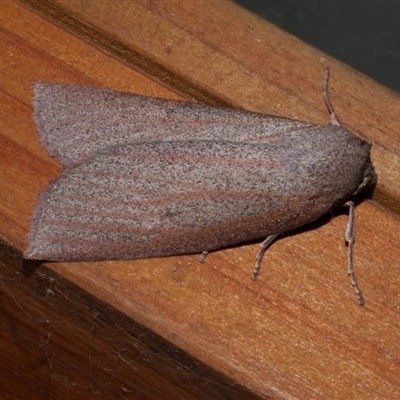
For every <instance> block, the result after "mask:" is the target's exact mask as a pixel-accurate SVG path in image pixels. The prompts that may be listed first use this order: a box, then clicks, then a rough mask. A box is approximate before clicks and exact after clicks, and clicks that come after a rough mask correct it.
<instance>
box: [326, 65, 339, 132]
mask: <svg viewBox="0 0 400 400" xmlns="http://www.w3.org/2000/svg"><path fill="white" fill-rule="evenodd" d="M324 71H325V79H324V84H323V85H322V96H323V97H324V101H325V105H326V108H327V109H328V111H329V115H330V119H331V121H330V123H331V125H335V126H340V122H339V120H338V118H337V116H336V114H335V111H334V109H333V106H332V103H331V100H330V98H329V92H328V87H329V67H328V66H327V65H325V67H324Z"/></svg>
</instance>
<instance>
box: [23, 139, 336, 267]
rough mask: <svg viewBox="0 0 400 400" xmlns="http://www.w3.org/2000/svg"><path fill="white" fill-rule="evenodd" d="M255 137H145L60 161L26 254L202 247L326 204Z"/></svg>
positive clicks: (258, 233) (115, 254)
mask: <svg viewBox="0 0 400 400" xmlns="http://www.w3.org/2000/svg"><path fill="white" fill-rule="evenodd" d="M260 146H262V145H258V144H235V143H229V142H209V141H187V142H185V141H178V142H153V143H142V144H135V145H126V146H118V147H113V148H111V149H108V150H106V151H104V152H101V153H98V154H96V155H95V156H94V157H93V158H91V159H90V160H87V161H86V162H84V163H82V164H80V165H77V166H75V167H72V168H67V169H66V170H65V171H64V173H62V174H61V175H60V176H59V177H58V178H56V179H55V180H54V181H52V182H51V183H50V184H49V186H48V188H47V189H46V190H45V191H44V192H43V193H42V194H41V199H40V202H39V204H38V205H37V206H36V208H35V212H34V217H33V230H32V232H31V235H30V247H29V249H28V250H27V252H26V253H25V257H26V258H33V259H44V260H64V261H71V260H111V259H135V258H144V257H152V256H164V255H172V254H180V253H194V252H201V251H205V250H207V251H208V250H214V249H218V248H221V247H225V246H228V245H233V244H237V243H240V242H244V241H248V240H252V239H256V238H260V237H266V236H268V235H270V234H274V233H280V232H283V231H286V230H289V229H291V228H294V227H296V226H299V225H302V224H303V223H305V222H308V221H309V220H312V219H315V218H317V217H318V216H319V215H321V214H323V213H324V212H326V210H327V208H329V206H330V205H329V204H328V203H329V202H328V203H326V202H324V201H323V200H321V199H318V196H319V194H318V193H316V192H315V190H314V189H313V188H312V186H311V189H310V191H311V192H309V193H307V190H306V191H305V190H304V182H296V181H295V180H293V179H288V178H289V177H290V174H291V171H290V170H288V169H287V168H286V167H285V166H284V165H283V160H282V162H280V160H279V157H278V158H276V157H275V158H274V159H273V158H270V157H268V156H266V155H265V151H262V150H263V149H262V148H260ZM264 147H265V146H264ZM264 150H265V148H264ZM293 198H296V201H293ZM310 199H316V203H315V204H314V205H313V208H312V213H313V215H311V216H310V215H307V216H306V217H305V216H304V212H303V211H302V207H303V208H304V203H305V202H307V201H310ZM304 218H306V219H304Z"/></svg>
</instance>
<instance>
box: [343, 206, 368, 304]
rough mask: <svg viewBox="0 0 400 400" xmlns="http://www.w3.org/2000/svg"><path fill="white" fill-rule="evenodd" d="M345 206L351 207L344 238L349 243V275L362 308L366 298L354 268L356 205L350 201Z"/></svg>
mask: <svg viewBox="0 0 400 400" xmlns="http://www.w3.org/2000/svg"><path fill="white" fill-rule="evenodd" d="M345 206H347V207H349V218H348V220H347V225H346V229H345V231H344V238H345V241H346V242H347V246H348V251H347V274H348V275H349V276H350V280H351V285H352V286H353V288H354V291H355V292H356V295H357V297H358V302H359V303H360V306H364V305H365V301H364V297H363V295H362V293H361V290H360V288H359V286H358V283H357V280H356V276H355V274H354V266H353V247H354V239H355V228H354V203H353V202H352V201H348V202H347V203H346V204H345Z"/></svg>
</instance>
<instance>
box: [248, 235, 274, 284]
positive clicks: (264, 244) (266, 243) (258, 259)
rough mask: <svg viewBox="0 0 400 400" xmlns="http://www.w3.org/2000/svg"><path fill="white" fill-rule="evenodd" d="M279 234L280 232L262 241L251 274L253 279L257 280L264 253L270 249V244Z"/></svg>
mask: <svg viewBox="0 0 400 400" xmlns="http://www.w3.org/2000/svg"><path fill="white" fill-rule="evenodd" d="M278 235H279V233H278V234H277V235H270V236H268V237H267V238H266V239H265V240H264V241H263V242H262V243H261V247H260V250H259V251H258V253H257V257H256V265H255V267H254V271H253V274H252V275H251V279H252V280H253V281H255V280H256V279H257V276H258V274H259V273H260V269H261V263H262V260H263V257H264V253H265V252H266V250H267V249H268V247H269V246H270V244H271V243H272V242H273V241H274V240H275V239H276V237H277V236H278Z"/></svg>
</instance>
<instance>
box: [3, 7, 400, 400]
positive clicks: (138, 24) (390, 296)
mask: <svg viewBox="0 0 400 400" xmlns="http://www.w3.org/2000/svg"><path fill="white" fill-rule="evenodd" d="M29 3H30V4H31V6H36V7H41V8H42V11H41V12H45V13H46V15H47V16H50V17H51V16H52V18H54V20H56V21H57V22H58V23H59V24H62V25H64V26H67V27H68V29H69V30H70V31H72V33H71V32H67V31H65V30H64V29H62V28H60V26H59V25H55V24H53V23H52V22H49V20H48V19H45V18H43V17H41V16H39V15H38V14H36V13H35V12H32V11H30V10H29V9H27V8H25V7H24V6H21V4H20V3H17V2H15V1H12V0H3V2H2V13H0V27H1V29H0V35H1V40H0V54H1V60H2V62H1V63H0V72H1V73H0V87H1V90H0V102H1V106H2V107H1V111H0V141H1V144H0V153H1V154H0V176H1V179H0V184H1V187H0V188H1V189H0V190H1V196H0V235H1V236H0V237H1V243H2V246H1V251H0V263H1V266H0V272H1V280H0V283H1V291H0V293H1V296H2V299H1V306H0V313H1V316H0V321H1V330H0V335H1V337H0V346H1V347H0V349H1V350H0V351H1V354H2V355H3V357H2V360H1V363H2V368H1V372H0V387H1V392H0V393H1V394H2V395H3V397H7V396H8V397H17V398H18V397H20V398H28V397H31V398H33V397H35V398H49V397H56V398H61V399H63V398H65V399H69V398H78V397H79V398H81V396H82V395H84V396H86V397H87V398H98V397H102V398H110V399H112V398H121V397H127V398H135V399H136V398H151V399H157V398H174V399H191V398H202V399H208V398H210V399H219V398H230V399H236V398H237V399H239V398H243V399H244V398H246V399H251V398H268V397H269V398H297V399H304V398H309V399H325V398H326V399H334V398H338V399H339V398H340V399H342V398H357V399H364V398H365V399H367V398H368V399H370V398H374V399H395V398H398V397H399V393H400V384H399V379H398V377H399V376H400V368H399V359H400V348H399V342H400V341H399V333H398V332H399V331H400V329H399V328H400V317H399V315H400V314H399V308H400V282H399V278H398V276H399V268H400V262H399V259H400V244H399V243H400V234H399V231H400V229H399V227H400V224H399V216H398V214H399V211H400V206H399V204H400V202H399V198H400V196H399V194H400V187H399V182H400V179H399V171H400V168H399V166H400V165H399V164H400V163H399V161H400V157H399V154H400V152H399V150H400V140H399V136H398V127H399V126H400V113H399V112H398V110H399V109H400V108H399V105H400V101H399V96H398V95H397V94H395V93H394V92H391V91H390V90H389V89H387V88H385V87H383V86H381V85H379V84H377V83H376V82H374V81H372V80H370V79H368V78H366V77H364V76H362V75H360V74H359V73H358V72H356V71H354V70H352V69H350V68H349V67H347V66H345V65H343V64H340V63H338V62H337V61H335V60H334V59H332V58H330V57H329V56H327V55H325V54H322V53H321V52H319V51H317V50H316V49H314V48H312V47H310V46H308V45H306V44H304V43H302V42H301V41H299V40H298V39H296V38H294V37H293V36H290V35H288V34H287V33H285V32H283V31H281V30H279V29H278V28H276V27H274V26H273V25H271V24H268V23H267V22H265V21H262V20H261V19H259V18H257V17H255V16H253V15H252V14H250V13H248V12H246V11H245V10H243V9H241V8H240V7H238V6H236V5H235V4H234V3H231V2H228V1H218V2H202V1H196V2H174V1H164V2H146V1H135V2H130V1H118V2H115V1H101V2H100V1H98V2H86V1H85V2H84V1H78V0H69V1H67V0H53V1H40V2H39V1H37V2H36V1H34V0H32V1H29ZM97 45H100V46H101V48H102V49H103V50H99V48H98V47H96V46H97ZM104 50H106V52H104ZM327 63H328V64H329V65H330V66H331V72H332V81H331V84H332V86H331V87H332V90H331V93H332V102H333V104H334V106H335V109H336V112H337V114H338V116H339V118H340V119H341V122H342V123H343V125H345V126H346V127H347V128H349V129H351V130H353V131H354V132H355V133H357V134H359V135H362V136H363V137H365V138H367V139H368V140H370V141H371V142H372V143H373V151H372V155H373V161H374V164H375V166H376V169H377V172H378V175H379V183H378V186H377V188H376V190H375V192H374V195H373V201H365V202H363V203H362V204H360V205H359V206H358V207H357V209H356V219H357V225H356V227H357V242H356V250H355V251H356V254H355V268H356V274H357V276H358V279H359V283H360V286H361V288H362V290H363V293H364V296H365V298H366V302H367V305H366V307H365V309H362V308H360V307H359V306H358V305H357V299H356V298H355V296H354V293H353V291H352V288H351V287H350V286H349V282H348V278H347V276H346V271H345V268H346V267H345V265H346V249H345V246H344V241H343V229H344V226H345V223H346V216H345V215H342V214H340V212H335V213H334V214H333V215H332V218H330V217H331V216H327V217H326V218H325V219H323V220H322V221H320V222H319V223H316V224H313V225H312V226H311V227H307V228H304V229H302V230H301V231H300V230H299V231H298V232H297V233H301V234H297V235H287V236H286V237H284V238H283V239H281V240H279V241H278V242H277V243H276V244H274V245H273V246H272V247H271V249H270V250H269V251H268V253H267V255H266V258H265V261H264V266H263V270H262V272H261V275H260V277H259V280H258V281H257V282H252V281H251V280H250V278H249V277H250V274H251V272H252V266H253V262H254V256H255V254H256V251H257V249H258V244H253V245H248V246H240V247H235V248H232V249H227V250H224V251H218V252H215V253H212V254H210V255H209V256H208V258H207V259H206V261H205V262H204V263H202V264H201V263H198V262H197V257H196V255H188V256H180V257H167V258H161V259H148V260H137V261H132V262H103V263H51V264H50V263H48V264H40V263H28V262H26V261H24V260H22V258H21V251H22V250H24V249H25V248H26V246H27V239H26V235H27V233H28V230H29V217H30V215H31V213H32V207H33V205H34V203H35V202H36V198H37V194H38V192H39V191H40V190H42V189H43V188H44V187H45V186H46V184H47V182H48V181H49V180H50V179H51V178H53V177H55V176H56V175H57V174H58V173H59V172H60V171H61V166H60V165H58V164H57V163H56V162H55V161H54V160H53V159H51V157H49V156H48V155H47V154H46V152H45V151H44V150H43V149H42V148H41V146H40V145H39V141H38V137H37V135H36V134H35V127H34V124H33V122H32V120H31V112H32V107H31V98H32V91H31V89H30V84H31V82H32V81H38V80H44V81H56V82H70V83H81V84H89V85H95V86H105V87H110V88H113V89H119V90H128V91H131V92H134V93H140V94H147V95H152V96H158V97H169V98H180V95H184V96H185V97H188V98H196V99H198V100H202V101H207V102H209V103H214V104H215V103H219V104H231V105H233V106H236V107H241V108H246V109H250V110H255V111H263V112H267V113H273V114H278V115H285V116H289V117H293V118H297V119H301V120H307V121H310V122H316V123H322V122H324V121H326V122H328V114H327V112H326V110H325V106H324V104H323V102H322V96H321V84H322V78H323V73H322V66H323V65H325V64H327ZM135 68H136V69H135ZM138 70H141V71H142V72H138ZM156 80H158V81H159V82H164V84H160V83H157V82H156ZM167 86H169V87H170V88H171V87H173V88H174V89H175V91H173V90H171V89H168V87H167ZM177 92H179V93H180V95H179V94H177Z"/></svg>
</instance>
